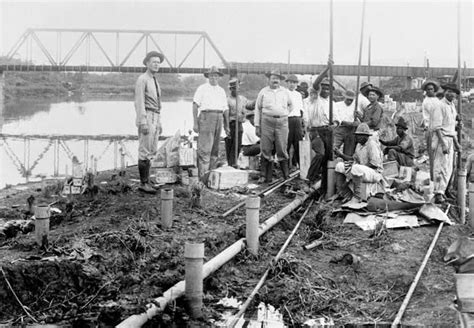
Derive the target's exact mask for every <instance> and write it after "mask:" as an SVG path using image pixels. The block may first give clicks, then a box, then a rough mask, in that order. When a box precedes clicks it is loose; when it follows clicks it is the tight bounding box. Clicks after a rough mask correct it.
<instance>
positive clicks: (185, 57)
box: [174, 36, 203, 67]
mask: <svg viewBox="0 0 474 328" xmlns="http://www.w3.org/2000/svg"><path fill="white" fill-rule="evenodd" d="M202 39H203V38H202V36H201V37H200V38H199V39H197V41H196V43H194V45H193V46H192V47H191V49H190V50H189V51H188V53H187V54H186V56H184V58H183V60H182V61H181V63H179V65H178V66H177V67H181V66H183V64H184V62H185V61H186V59H188V57H189V55H191V53H192V52H193V50H194V49H195V48H196V47H197V45H198V44H199V41H201V40H202ZM175 51H176V49H175ZM174 61H175V66H176V56H175V59H174Z"/></svg>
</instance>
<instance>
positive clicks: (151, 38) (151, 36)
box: [150, 34, 173, 67]
mask: <svg viewBox="0 0 474 328" xmlns="http://www.w3.org/2000/svg"><path fill="white" fill-rule="evenodd" d="M150 40H151V42H153V44H154V45H155V47H156V48H157V49H158V50H159V51H160V52H161V53H162V54H164V52H163V50H161V48H160V46H159V45H158V43H157V42H156V41H155V39H154V38H153V35H151V34H150ZM165 60H166V62H167V63H168V65H170V67H173V65H172V64H171V62H170V61H169V59H168V57H167V56H165Z"/></svg>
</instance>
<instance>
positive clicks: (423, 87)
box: [421, 81, 439, 92]
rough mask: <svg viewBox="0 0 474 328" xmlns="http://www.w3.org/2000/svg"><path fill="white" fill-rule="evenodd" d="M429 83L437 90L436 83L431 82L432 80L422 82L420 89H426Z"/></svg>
mask: <svg viewBox="0 0 474 328" xmlns="http://www.w3.org/2000/svg"><path fill="white" fill-rule="evenodd" d="M430 84H431V85H432V86H433V87H434V89H435V90H434V91H435V92H437V91H438V90H439V85H438V83H436V82H433V81H428V82H425V83H423V85H422V86H421V90H423V91H426V87H427V86H429V85H430Z"/></svg>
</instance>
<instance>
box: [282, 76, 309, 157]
mask: <svg viewBox="0 0 474 328" xmlns="http://www.w3.org/2000/svg"><path fill="white" fill-rule="evenodd" d="M286 83H287V84H288V91H289V93H290V98H291V102H292V103H293V108H292V110H291V111H290V113H289V114H288V129H289V131H288V147H287V151H288V154H290V149H291V146H293V158H290V161H289V164H290V166H297V165H299V163H300V146H299V142H300V140H303V120H305V121H307V119H306V111H305V108H304V105H303V97H302V95H301V93H300V92H298V91H296V87H297V86H298V78H297V77H296V75H293V74H292V75H289V76H288V77H287V78H286Z"/></svg>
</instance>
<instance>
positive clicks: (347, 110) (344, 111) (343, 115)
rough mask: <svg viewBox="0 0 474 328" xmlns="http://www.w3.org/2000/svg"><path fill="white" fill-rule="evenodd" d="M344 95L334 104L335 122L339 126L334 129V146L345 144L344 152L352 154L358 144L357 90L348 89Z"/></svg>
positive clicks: (338, 146)
mask: <svg viewBox="0 0 474 328" xmlns="http://www.w3.org/2000/svg"><path fill="white" fill-rule="evenodd" d="M343 95H344V100H343V101H339V102H337V103H335V105H334V122H335V123H336V125H337V127H336V128H335V129H334V143H333V147H334V148H337V149H339V148H340V147H341V146H342V145H344V148H343V153H344V154H346V155H349V156H352V154H353V153H354V150H355V146H356V144H355V137H354V131H355V128H356V127H357V123H354V106H355V104H354V99H355V92H354V91H352V90H346V91H344V93H343Z"/></svg>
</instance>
